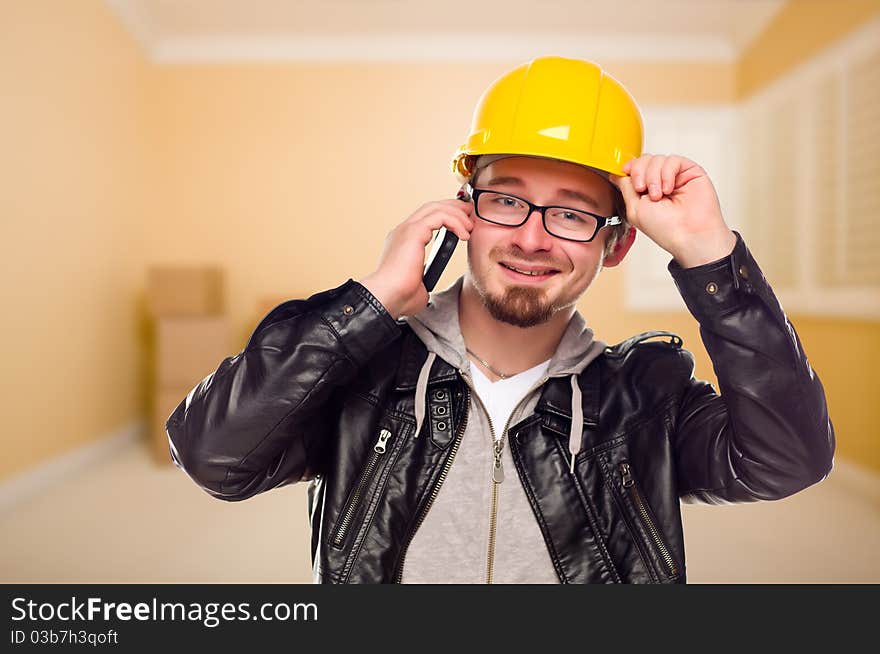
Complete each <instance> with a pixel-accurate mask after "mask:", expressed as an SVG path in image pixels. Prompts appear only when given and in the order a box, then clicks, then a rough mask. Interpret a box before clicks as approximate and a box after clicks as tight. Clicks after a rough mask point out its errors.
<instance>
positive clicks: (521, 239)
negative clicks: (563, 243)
mask: <svg viewBox="0 0 880 654" xmlns="http://www.w3.org/2000/svg"><path fill="white" fill-rule="evenodd" d="M513 242H514V243H516V244H517V245H518V246H519V247H520V249H522V250H523V251H526V252H527V251H530V250H531V251H534V250H549V249H550V248H552V247H553V236H552V235H551V234H549V233H548V232H547V230H546V229H544V222H543V220H542V218H541V210H540V209H535V210H534V211H532V212H531V213H530V214H529V215H528V218H526V222H525V223H523V224H522V225H520V226H519V227H517V228H516V229H515V230H514V234H513Z"/></svg>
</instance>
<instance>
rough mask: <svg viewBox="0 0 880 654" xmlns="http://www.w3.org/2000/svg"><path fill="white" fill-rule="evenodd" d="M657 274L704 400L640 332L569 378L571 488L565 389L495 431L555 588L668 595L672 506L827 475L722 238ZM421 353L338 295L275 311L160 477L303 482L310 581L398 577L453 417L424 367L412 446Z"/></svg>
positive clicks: (192, 417)
mask: <svg viewBox="0 0 880 654" xmlns="http://www.w3.org/2000/svg"><path fill="white" fill-rule="evenodd" d="M669 270H670V272H671V273H672V276H673V279H674V280H675V283H676V285H677V286H678V288H679V291H680V292H681V294H682V296H683V298H684V300H685V302H686V304H687V306H688V308H689V309H690V311H691V313H692V314H693V315H694V316H695V318H696V319H697V320H698V321H699V323H700V333H701V335H702V338H703V342H704V344H705V346H706V349H707V350H708V352H709V355H710V356H711V359H712V362H713V364H714V366H715V371H716V374H717V376H718V381H719V385H720V389H721V395H719V394H717V393H716V392H715V390H714V389H713V388H712V386H711V385H710V384H708V383H705V382H703V381H699V380H696V379H694V378H693V376H692V373H693V357H692V355H691V354H690V353H689V352H688V351H687V350H684V349H682V348H681V339H679V338H678V337H677V336H675V335H674V334H668V333H665V332H648V333H646V334H641V335H639V336H636V337H633V338H631V339H629V340H626V341H624V342H622V343H619V344H618V345H615V346H613V347H609V348H607V349H606V351H605V353H604V355H602V356H600V357H599V358H598V359H596V360H595V361H593V362H592V363H591V364H590V365H589V366H587V367H586V368H585V369H584V371H583V373H582V374H581V376H580V386H581V390H582V395H583V422H584V424H583V446H582V448H581V451H580V453H579V454H578V456H577V458H576V459H575V462H576V468H575V473H574V474H573V475H572V474H569V471H568V468H569V460H568V456H569V455H568V451H567V442H568V433H569V426H570V420H571V412H570V400H571V387H570V385H569V384H568V383H565V382H566V380H565V379H558V378H553V379H550V380H548V382H547V383H546V384H545V385H544V387H543V389H542V395H541V398H540V400H539V402H538V405H537V407H536V409H535V412H534V413H533V415H531V416H530V417H528V418H526V419H525V420H522V421H520V422H519V423H518V424H515V425H513V426H512V427H511V428H510V429H509V431H508V433H507V435H506V437H507V440H508V443H509V447H510V451H511V454H512V456H513V460H514V463H515V466H516V472H517V474H518V477H519V480H520V482H521V483H522V484H523V487H524V488H525V491H526V494H527V496H528V498H529V501H530V503H531V506H532V509H533V510H534V513H535V518H536V519H537V521H538V524H539V526H540V529H541V532H542V533H543V536H544V540H545V541H546V545H547V549H548V551H549V554H550V557H551V560H552V562H553V565H554V567H555V569H556V572H557V574H558V576H559V579H560V581H561V582H562V583H658V582H659V583H684V582H685V579H686V574H685V552H684V543H683V536H682V523H681V513H680V502H681V501H683V502H703V503H711V504H721V503H730V502H750V501H756V500H773V499H779V498H783V497H786V496H788V495H791V494H793V493H796V492H798V491H799V490H801V489H803V488H806V487H807V486H810V485H812V484H814V483H816V482H817V481H819V480H821V479H823V478H824V477H825V476H826V475H827V474H828V473H829V472H830V470H831V466H832V457H833V454H834V447H835V438H834V431H833V428H832V425H831V422H830V420H829V418H828V413H827V407H826V403H825V397H824V392H823V389H822V385H821V383H820V382H819V379H818V377H817V376H816V374H815V373H814V371H813V370H812V368H811V367H810V365H809V363H808V361H807V357H806V355H805V354H804V351H803V349H802V347H801V344H800V341H799V339H798V337H797V335H796V333H795V331H794V328H793V327H792V326H791V324H790V323H789V322H788V321H787V319H786V317H785V315H784V313H783V311H782V308H781V307H780V305H779V303H778V302H777V300H776V298H775V296H774V295H773V292H772V290H771V289H770V287H769V286H768V284H767V282H766V280H765V279H764V277H763V275H762V274H761V271H760V269H759V268H758V266H757V264H756V263H755V261H754V260H753V258H752V256H751V254H750V253H749V251H748V249H747V248H746V246H745V244H744V243H743V241H742V239H741V237H740V236H739V234H737V245H736V247H735V248H734V251H733V252H732V254H731V255H730V256H728V257H726V258H724V259H722V260H719V261H717V262H713V263H709V264H705V265H703V266H698V267H696V268H689V269H682V268H680V267H679V266H678V265H677V264H676V263H675V262H674V261H672V262H670V264H669ZM657 335H665V336H664V340H663V341H657V340H651V339H652V338H653V337H654V336H657ZM667 337H668V340H666V339H667ZM426 355H427V352H426V349H425V346H424V344H423V343H422V342H421V341H420V340H419V339H418V338H417V337H416V336H415V334H414V333H413V332H412V330H411V329H410V328H409V326H408V325H407V324H406V323H405V322H404V321H402V320H400V321H395V320H394V319H392V318H391V316H390V315H389V314H388V313H387V312H386V310H385V308H384V307H383V306H382V305H381V303H380V302H379V301H378V300H377V299H376V298H375V297H374V296H373V295H372V294H370V292H369V291H367V289H366V288H365V287H363V286H362V285H361V284H359V283H358V282H356V281H353V280H351V279H350V280H348V281H347V282H345V283H344V284H342V285H341V286H339V287H337V288H334V289H331V290H329V291H325V292H322V293H318V294H316V295H313V296H311V297H310V298H308V299H307V300H291V301H288V302H285V303H283V304H281V305H279V306H277V307H276V308H274V309H273V310H272V311H271V312H270V313H269V314H268V315H267V316H266V317H265V318H264V319H263V320H262V321H261V322H260V324H259V325H258V326H257V328H256V329H255V330H254V332H253V334H252V336H251V337H250V339H249V341H248V343H247V345H246V346H245V348H244V349H243V350H242V351H241V352H240V353H238V354H237V355H235V356H233V357H228V358H226V359H224V360H223V362H222V363H221V364H220V366H219V367H218V369H217V370H216V371H215V372H214V373H212V374H211V375H208V376H207V377H206V378H205V379H204V380H202V381H201V382H200V383H199V384H198V385H197V386H196V387H195V388H194V389H193V390H192V391H191V392H190V393H189V394H188V396H187V397H186V399H184V401H183V402H181V403H180V405H179V406H178V407H177V408H176V409H175V410H174V412H173V414H172V415H171V416H170V418H169V419H168V421H167V424H166V427H167V430H168V435H169V439H170V445H171V452H172V456H173V458H174V461H175V462H176V464H177V465H178V466H180V467H181V468H182V469H183V470H185V471H186V472H187V474H189V475H190V477H192V479H193V480H195V481H196V483H198V484H199V485H200V486H201V487H202V488H204V489H205V490H206V491H207V492H208V493H210V494H211V495H213V496H214V497H217V498H220V499H223V500H231V501H237V500H243V499H247V498H249V497H252V496H253V495H256V494H257V493H261V492H263V491H266V490H269V489H272V488H276V487H279V486H283V485H286V484H290V483H294V482H299V481H306V480H311V481H310V484H309V488H308V498H309V501H308V504H309V506H308V508H309V515H310V518H311V527H312V541H311V550H312V564H313V568H314V574H315V580H316V581H318V582H323V583H374V582H395V581H399V579H400V576H401V573H402V569H403V562H404V557H405V556H406V551H407V546H408V544H409V542H410V541H411V539H412V537H413V535H414V534H415V532H416V530H417V529H418V528H419V525H420V523H421V520H422V519H423V517H424V515H425V514H426V512H427V511H428V510H429V508H430V506H431V503H432V501H433V498H434V497H435V496H436V494H437V492H438V490H439V488H440V486H441V484H442V483H443V480H444V478H445V476H446V471H447V470H448V469H449V467H450V466H451V465H453V460H454V458H455V453H456V450H457V448H458V443H459V440H460V438H461V435H462V433H463V432H464V426H465V424H466V421H467V420H468V413H469V410H468V407H469V406H470V396H469V389H468V387H467V386H466V385H465V383H464V382H463V381H462V379H461V378H460V375H459V372H458V371H457V370H456V369H455V368H453V367H452V366H450V365H449V364H448V363H446V362H445V361H444V360H443V359H441V358H438V359H437V360H436V361H435V362H434V365H433V367H432V369H431V371H430V376H429V380H428V393H427V398H428V403H429V406H428V407H427V411H426V416H428V418H426V420H425V423H424V425H423V427H422V433H423V434H428V435H429V437H428V438H422V437H420V438H413V431H414V426H415V419H414V400H413V398H414V389H415V386H416V377H417V375H418V371H419V369H420V367H421V366H422V364H423V363H424V361H425V359H426ZM449 416H451V420H450V419H449ZM441 423H443V424H441Z"/></svg>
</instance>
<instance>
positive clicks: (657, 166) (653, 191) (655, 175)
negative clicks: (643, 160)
mask: <svg viewBox="0 0 880 654" xmlns="http://www.w3.org/2000/svg"><path fill="white" fill-rule="evenodd" d="M666 159H667V157H665V156H664V155H662V154H658V155H656V156H655V157H653V158H652V159H651V161H650V162H649V163H648V167H647V169H646V170H645V186H647V187H648V197H649V198H651V200H653V201H654V202H657V201H658V200H660V199H661V198H662V197H663V189H662V188H661V185H660V184H661V181H660V171H661V170H662V169H663V163H664V162H665V161H666Z"/></svg>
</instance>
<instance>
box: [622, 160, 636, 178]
mask: <svg viewBox="0 0 880 654" xmlns="http://www.w3.org/2000/svg"><path fill="white" fill-rule="evenodd" d="M633 161H635V158H633V159H630V160H629V161H627V162H626V163H625V164H623V168H622V169H621V170H623V172H624V173H625V174H627V175H629V174H630V169H631V168H632V163H633Z"/></svg>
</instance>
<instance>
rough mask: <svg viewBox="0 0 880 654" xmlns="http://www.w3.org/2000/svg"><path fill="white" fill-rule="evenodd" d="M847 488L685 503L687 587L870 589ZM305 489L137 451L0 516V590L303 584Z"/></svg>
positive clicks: (873, 557)
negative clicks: (187, 470)
mask: <svg viewBox="0 0 880 654" xmlns="http://www.w3.org/2000/svg"><path fill="white" fill-rule="evenodd" d="M874 482H875V483H876V479H875V480H874ZM856 483H857V478H856V477H854V476H853V473H852V472H850V468H849V466H846V465H845V464H839V466H838V467H836V468H835V471H834V472H832V474H831V476H830V477H829V478H828V479H826V480H825V481H824V482H822V483H820V484H818V485H816V486H813V487H811V488H808V489H807V490H805V491H803V492H802V493H799V494H798V495H795V496H793V497H791V498H788V499H785V500H782V501H779V502H764V503H757V504H746V505H730V506H684V507H683V513H684V526H685V543H686V549H687V553H688V562H687V563H688V581H689V583H802V582H815V583H845V582H849V583H860V582H874V583H877V582H880V556H878V554H877V553H878V552H880V496H878V494H877V493H874V494H873V495H871V494H869V493H866V492H865V490H864V488H863V489H862V490H861V491H856V490H855V486H854V484H856ZM305 490H306V486H305V485H304V484H300V485H295V486H288V487H286V488H282V489H276V490H275V491H272V492H269V493H265V494H263V495H258V496H256V497H254V498H252V499H250V500H247V501H245V502H241V503H227V502H222V501H220V500H215V499H213V498H212V497H210V496H209V495H207V494H206V493H205V492H203V491H202V490H200V489H199V488H197V487H196V486H195V485H194V484H193V483H192V482H191V481H190V480H189V479H188V478H187V477H186V475H185V474H184V473H183V472H181V471H180V470H177V469H176V468H173V467H170V466H157V465H156V464H154V463H153V461H152V459H151V458H150V456H149V452H148V451H147V448H146V447H145V446H144V445H142V444H141V443H140V442H138V443H137V444H135V445H129V446H127V447H126V448H124V449H122V450H121V451H120V452H119V453H118V454H116V455H114V456H113V457H111V458H107V459H104V461H103V462H101V463H100V464H98V465H96V466H94V467H93V468H92V469H90V470H89V471H88V473H87V474H79V475H78V476H75V477H72V478H70V479H69V480H66V481H65V482H64V483H61V484H58V485H57V486H55V487H54V488H51V489H49V490H46V491H43V492H41V493H39V494H36V495H34V496H32V497H31V498H30V499H28V500H26V501H24V502H23V503H21V504H19V505H18V506H13V507H10V508H9V509H7V510H6V511H5V512H4V513H2V514H0V531H2V533H4V534H6V535H7V538H5V539H4V544H3V550H2V556H0V581H2V582H18V581H20V582H56V583H63V582H90V583H101V582H105V583H107V582H113V583H116V582H209V583H210V582H242V583H243V582H285V583H311V566H310V564H309V545H308V543H309V531H308V518H307V514H306V498H305ZM875 490H876V488H875ZM817 520H821V524H819V523H817Z"/></svg>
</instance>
